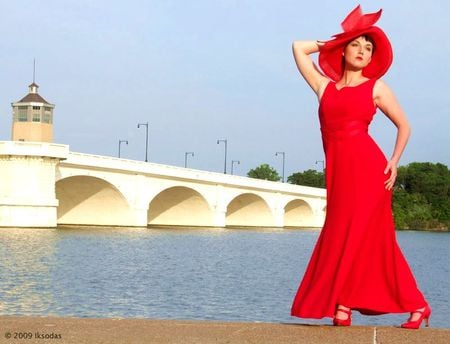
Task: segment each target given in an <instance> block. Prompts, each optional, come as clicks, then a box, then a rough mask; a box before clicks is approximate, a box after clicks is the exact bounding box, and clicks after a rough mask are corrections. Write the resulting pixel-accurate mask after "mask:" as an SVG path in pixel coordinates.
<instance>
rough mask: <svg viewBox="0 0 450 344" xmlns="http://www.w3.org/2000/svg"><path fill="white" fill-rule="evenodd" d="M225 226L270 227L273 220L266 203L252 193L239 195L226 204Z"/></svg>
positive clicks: (273, 224)
mask: <svg viewBox="0 0 450 344" xmlns="http://www.w3.org/2000/svg"><path fill="white" fill-rule="evenodd" d="M225 225H226V226H243V227H247V226H249V227H272V226H275V220H274V217H273V214H272V211H271V209H270V207H269V206H268V204H267V202H266V201H265V200H264V199H263V198H262V197H261V196H258V195H256V194H253V193H244V194H241V195H239V196H237V197H235V198H234V199H232V200H231V202H230V203H229V204H228V207H227V213H226V219H225Z"/></svg>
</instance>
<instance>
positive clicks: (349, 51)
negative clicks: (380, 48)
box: [344, 36, 373, 70]
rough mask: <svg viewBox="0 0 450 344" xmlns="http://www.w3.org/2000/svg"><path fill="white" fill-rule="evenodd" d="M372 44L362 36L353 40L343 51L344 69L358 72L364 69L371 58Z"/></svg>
mask: <svg viewBox="0 0 450 344" xmlns="http://www.w3.org/2000/svg"><path fill="white" fill-rule="evenodd" d="M372 52H373V44H372V43H371V42H369V41H368V40H366V39H365V38H364V37H363V36H361V37H358V38H355V39H354V40H353V41H351V42H350V43H349V44H347V46H346V47H345V49H344V59H345V63H346V68H348V69H352V70H359V69H363V68H364V67H366V66H367V65H368V64H369V63H370V60H371V58H372Z"/></svg>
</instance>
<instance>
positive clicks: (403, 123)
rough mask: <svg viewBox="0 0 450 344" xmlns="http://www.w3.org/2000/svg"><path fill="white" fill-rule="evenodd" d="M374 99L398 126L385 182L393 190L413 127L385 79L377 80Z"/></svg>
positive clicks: (387, 187)
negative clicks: (399, 163)
mask: <svg viewBox="0 0 450 344" xmlns="http://www.w3.org/2000/svg"><path fill="white" fill-rule="evenodd" d="M373 93H374V101H375V104H376V105H377V106H378V107H379V108H380V110H381V111H382V112H383V113H384V114H385V115H386V116H387V117H388V118H389V119H390V120H391V121H392V123H394V125H395V126H396V127H397V139H396V141H395V147H394V152H393V153H392V157H391V159H390V160H389V161H388V163H387V165H386V168H385V170H384V173H385V174H387V173H389V172H391V174H390V176H389V178H388V179H387V180H386V181H385V182H384V185H385V188H386V189H387V190H391V189H392V188H393V187H394V184H395V179H396V178H397V165H398V162H399V161H400V157H401V156H402V153H403V151H404V149H405V147H406V144H407V143H408V139H409V136H410V134H411V128H410V126H409V123H408V119H407V118H406V115H405V112H404V111H403V109H402V108H401V106H400V104H399V102H398V101H397V99H396V98H395V95H394V93H393V92H392V91H391V89H390V88H389V86H387V85H386V84H385V83H384V82H383V81H381V80H377V82H376V83H375V86H374V90H373Z"/></svg>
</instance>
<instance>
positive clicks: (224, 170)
mask: <svg viewBox="0 0 450 344" xmlns="http://www.w3.org/2000/svg"><path fill="white" fill-rule="evenodd" d="M220 142H223V143H224V144H225V163H224V167H223V173H224V174H227V143H228V142H227V139H224V140H217V144H219V143H220Z"/></svg>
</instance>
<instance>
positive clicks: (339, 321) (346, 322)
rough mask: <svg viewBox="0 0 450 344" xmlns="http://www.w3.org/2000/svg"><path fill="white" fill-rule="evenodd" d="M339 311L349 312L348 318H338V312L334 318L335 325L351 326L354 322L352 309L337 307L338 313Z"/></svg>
mask: <svg viewBox="0 0 450 344" xmlns="http://www.w3.org/2000/svg"><path fill="white" fill-rule="evenodd" d="M337 312H342V313H345V314H347V319H338V318H336V314H335V315H334V318H333V325H334V326H350V325H351V324H352V310H351V309H342V308H338V309H336V313H337Z"/></svg>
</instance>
